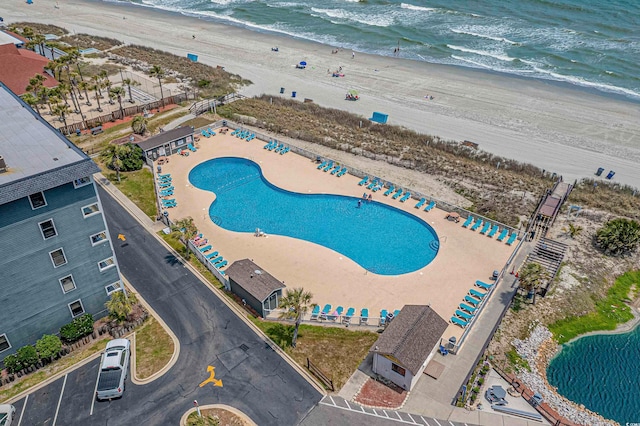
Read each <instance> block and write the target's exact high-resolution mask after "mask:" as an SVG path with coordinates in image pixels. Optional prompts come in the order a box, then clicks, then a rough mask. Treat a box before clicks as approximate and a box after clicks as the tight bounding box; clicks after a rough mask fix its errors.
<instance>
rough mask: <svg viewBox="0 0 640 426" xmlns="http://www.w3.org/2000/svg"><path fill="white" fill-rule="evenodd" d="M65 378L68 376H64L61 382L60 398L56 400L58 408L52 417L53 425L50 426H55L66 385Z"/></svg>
mask: <svg viewBox="0 0 640 426" xmlns="http://www.w3.org/2000/svg"><path fill="white" fill-rule="evenodd" d="M67 376H68V374H65V375H64V380H63V381H62V389H60V398H58V406H57V407H56V414H55V415H54V416H53V423H51V426H56V420H58V412H59V411H60V403H61V402H62V395H64V387H65V386H66V384H67Z"/></svg>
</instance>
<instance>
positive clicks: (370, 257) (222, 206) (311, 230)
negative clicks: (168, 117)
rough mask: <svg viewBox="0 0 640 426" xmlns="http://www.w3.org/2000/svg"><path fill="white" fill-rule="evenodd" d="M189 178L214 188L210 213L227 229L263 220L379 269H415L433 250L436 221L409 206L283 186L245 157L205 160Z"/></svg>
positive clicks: (245, 228) (264, 225) (262, 224)
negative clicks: (413, 212)
mask: <svg viewBox="0 0 640 426" xmlns="http://www.w3.org/2000/svg"><path fill="white" fill-rule="evenodd" d="M189 181H190V182H191V184H193V185H194V186H195V187H197V188H200V189H203V190H206V191H211V192H213V193H215V194H216V200H215V201H214V202H213V203H212V204H211V207H210V208H209V216H210V217H211V220H212V221H213V222H214V223H215V224H217V225H219V226H220V227H222V228H224V229H228V230H230V231H236V232H251V233H253V232H255V230H256V228H260V229H261V230H263V231H264V232H265V233H267V234H270V235H283V236H287V237H293V238H298V239H302V240H305V241H309V242H312V243H316V244H320V245H323V246H325V247H327V248H330V249H332V250H335V251H336V252H338V253H340V254H342V255H343V256H346V257H348V258H350V259H352V260H353V261H354V262H356V263H358V264H359V265H361V266H362V267H363V268H365V269H367V270H368V271H370V272H373V273H376V274H380V275H400V274H406V273H409V272H413V271H416V270H418V269H421V268H423V267H425V266H426V265H428V264H429V263H430V262H431V261H432V260H433V259H434V258H435V257H436V254H437V253H438V246H439V242H438V236H437V235H436V233H435V231H434V230H433V228H431V227H430V226H429V225H428V224H427V223H426V222H425V221H423V220H421V219H419V218H417V217H415V216H413V215H411V214H408V213H406V212H404V211H402V210H400V209H396V208H394V207H390V206H388V205H386V204H381V203H377V202H371V203H364V204H362V206H361V207H358V198H354V197H346V196H341V195H327V194H299V193H295V192H289V191H285V190H283V189H281V188H278V187H276V186H274V185H273V184H271V183H270V182H268V181H267V180H266V178H265V177H264V176H263V175H262V171H261V169H260V166H259V165H258V164H256V163H255V162H253V161H250V160H246V159H243V158H234V157H225V158H216V159H213V160H209V161H205V162H203V163H200V164H198V165H197V166H196V167H194V168H193V169H192V170H191V172H190V173H189ZM292 256H295V254H292Z"/></svg>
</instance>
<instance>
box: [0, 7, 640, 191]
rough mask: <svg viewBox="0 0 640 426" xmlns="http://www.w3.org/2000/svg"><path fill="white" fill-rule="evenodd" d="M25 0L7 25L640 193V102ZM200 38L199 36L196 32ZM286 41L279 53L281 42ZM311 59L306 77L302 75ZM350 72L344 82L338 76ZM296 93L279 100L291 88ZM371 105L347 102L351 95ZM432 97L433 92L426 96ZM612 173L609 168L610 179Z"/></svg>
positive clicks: (9, 10)
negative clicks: (193, 70) (92, 42)
mask: <svg viewBox="0 0 640 426" xmlns="http://www.w3.org/2000/svg"><path fill="white" fill-rule="evenodd" d="M54 6H55V2H54V1H53V0H40V1H37V2H35V4H33V5H26V4H25V3H24V2H23V1H21V0H15V1H13V0H12V1H11V2H8V4H3V9H4V11H3V17H4V19H5V22H6V23H7V24H10V23H12V22H16V21H32V22H43V23H50V24H55V25H59V26H62V27H65V28H67V29H68V30H69V31H72V32H76V33H81V32H84V33H89V34H95V35H100V36H106V37H112V38H117V39H119V40H122V41H124V42H126V43H131V44H140V45H145V46H149V47H153V48H156V49H162V50H166V51H170V52H172V53H175V54H177V55H180V56H185V55H186V54H187V53H195V54H197V55H198V56H199V60H200V61H201V62H204V63H207V64H210V65H214V66H215V65H221V66H224V67H225V69H226V70H227V71H230V72H232V73H236V74H240V75H241V76H242V77H244V78H247V79H250V80H251V81H253V83H254V84H253V85H251V86H249V87H246V88H244V89H243V90H242V93H243V94H245V95H247V96H253V95H258V94H262V93H267V94H273V95H274V96H291V92H292V91H296V92H297V97H298V98H299V99H300V100H303V99H304V98H309V99H313V101H314V102H316V103H318V104H319V105H322V106H326V107H333V108H340V109H346V110H349V111H351V112H354V113H356V114H360V115H362V116H363V117H370V116H371V114H372V112H373V111H380V112H383V113H386V114H389V123H390V124H396V125H402V126H405V127H408V128H411V129H414V130H416V131H419V132H422V133H428V134H433V135H438V136H441V137H443V138H446V139H453V140H471V141H474V142H476V143H479V146H480V149H483V150H486V151H489V152H492V153H495V154H498V155H502V156H505V157H508V158H513V159H517V160H519V161H523V162H530V163H533V164H535V165H537V166H539V167H541V168H543V169H546V170H547V171H552V172H557V173H558V174H561V175H563V177H564V178H565V180H573V179H579V178H582V177H592V176H593V175H594V172H595V171H596V169H597V168H598V167H603V168H605V169H606V170H607V171H608V170H614V171H615V172H616V175H615V177H614V179H613V181H614V182H620V183H624V184H628V185H632V186H635V187H640V173H637V164H638V163H640V120H639V118H640V104H638V103H634V102H631V101H626V100H623V99H618V98H616V97H613V96H603V95H599V94H597V93H592V92H590V91H587V90H582V89H578V88H573V87H569V86H567V85H562V84H556V83H552V82H545V81H538V80H530V79H524V78H517V77H510V76H506V75H501V74H496V73H488V72H483V71H476V70H471V69H463V68H458V67H452V66H443V65H434V64H429V63H424V62H416V61H410V60H404V59H401V58H393V57H381V56H376V55H366V54H362V53H360V52H356V53H355V58H352V52H351V51H350V50H349V51H346V50H345V51H342V50H340V51H339V52H338V53H337V54H332V53H331V52H332V49H334V47H331V46H326V45H321V44H318V43H312V42H306V41H301V40H297V39H293V38H287V37H281V36H276V35H272V34H262V33H257V32H252V31H249V30H245V29H241V28H237V27H233V26H228V25H222V24H216V23H212V22H208V21H206V20H203V19H197V18H193V17H187V16H183V15H179V14H175V13H170V12H162V11H158V10H155V9H151V8H147V7H137V6H131V5H128V4H115V3H104V2H100V1H89V0H60V1H59V8H55V7H54ZM193 35H195V36H196V38H195V39H194V38H193V37H192V36H193ZM273 46H278V47H279V52H272V51H271V47H273ZM303 60H304V61H307V63H308V65H309V66H308V67H307V68H306V69H304V70H300V69H296V68H295V64H296V63H298V62H299V61H303ZM339 67H342V70H343V72H344V74H345V77H344V78H333V77H331V75H330V74H328V73H327V71H328V70H336V69H338V68H339ZM281 87H284V88H285V93H284V94H283V95H280V88H281ZM349 89H355V90H358V91H359V93H360V98H361V99H360V101H358V102H348V101H345V100H344V95H345V93H346V91H347V90H349ZM425 96H433V99H427V98H426V97H425ZM605 173H606V172H605Z"/></svg>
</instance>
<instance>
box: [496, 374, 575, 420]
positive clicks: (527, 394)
mask: <svg viewBox="0 0 640 426" xmlns="http://www.w3.org/2000/svg"><path fill="white" fill-rule="evenodd" d="M492 367H493V369H494V370H495V371H496V372H497V373H498V374H499V375H500V376H501V377H502V378H503V379H504V380H505V381H506V382H507V383H509V385H511V386H512V387H513V389H515V390H516V391H517V392H518V393H519V394H520V395H521V396H522V398H523V399H524V400H525V401H527V402H528V403H529V405H531V406H532V407H533V408H535V409H536V410H537V411H538V412H539V413H540V414H542V416H543V417H544V418H545V419H546V420H547V421H548V422H549V423H551V424H552V425H554V426H573V425H574V423H573V422H571V421H569V420H567V419H565V418H564V417H562V416H560V414H558V413H557V412H556V411H555V410H553V409H552V408H551V407H549V406H548V405H547V404H545V403H540V402H539V401H537V400H536V399H535V398H534V397H533V396H534V394H535V393H534V392H533V391H532V390H531V389H529V388H528V387H526V386H525V385H523V384H522V383H520V381H519V380H518V379H517V378H516V377H515V376H513V375H511V374H507V373H506V372H505V371H503V370H502V369H500V368H499V367H497V366H492Z"/></svg>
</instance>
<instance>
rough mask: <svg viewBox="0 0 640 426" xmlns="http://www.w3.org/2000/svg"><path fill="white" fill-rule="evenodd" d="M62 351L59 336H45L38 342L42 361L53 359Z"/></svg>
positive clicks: (37, 346) (37, 345)
mask: <svg viewBox="0 0 640 426" xmlns="http://www.w3.org/2000/svg"><path fill="white" fill-rule="evenodd" d="M60 349H62V342H61V341H60V338H59V337H58V336H54V335H52V334H45V335H44V336H42V338H41V339H39V340H38V341H37V342H36V350H37V351H38V355H40V358H41V359H51V358H52V357H54V356H56V354H58V353H59V352H60Z"/></svg>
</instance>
